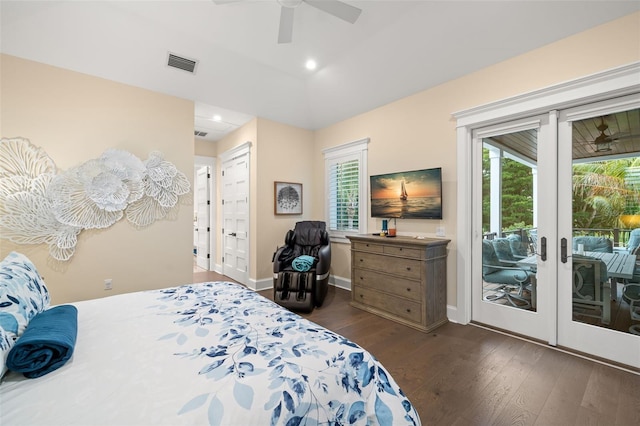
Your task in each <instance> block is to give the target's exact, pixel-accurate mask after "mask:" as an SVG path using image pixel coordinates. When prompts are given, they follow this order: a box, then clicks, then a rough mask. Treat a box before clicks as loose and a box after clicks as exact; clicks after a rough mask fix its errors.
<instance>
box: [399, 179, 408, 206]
mask: <svg viewBox="0 0 640 426" xmlns="http://www.w3.org/2000/svg"><path fill="white" fill-rule="evenodd" d="M407 195H408V194H407V188H406V187H405V186H404V179H403V180H402V182H401V186H400V199H401V200H402V201H407Z"/></svg>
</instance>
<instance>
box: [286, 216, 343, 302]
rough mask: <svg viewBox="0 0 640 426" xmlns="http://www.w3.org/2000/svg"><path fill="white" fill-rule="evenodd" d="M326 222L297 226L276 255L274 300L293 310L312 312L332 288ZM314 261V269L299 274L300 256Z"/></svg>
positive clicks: (301, 223) (287, 236)
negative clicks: (298, 261)
mask: <svg viewBox="0 0 640 426" xmlns="http://www.w3.org/2000/svg"><path fill="white" fill-rule="evenodd" d="M325 228H326V226H325V223H324V222H321V221H302V222H298V223H296V226H295V228H294V229H293V230H289V231H288V232H287V235H286V236H285V238H284V243H285V245H284V246H282V247H279V248H278V249H277V250H276V252H275V253H274V254H273V300H274V301H275V302H276V303H278V304H280V305H282V306H284V307H285V308H288V309H291V310H294V311H303V312H311V311H312V310H313V308H314V307H315V306H321V305H322V302H324V299H325V296H326V295H327V290H328V289H329V268H330V266H331V243H330V241H329V234H328V233H327V231H326V229H325ZM303 255H305V256H312V257H313V258H314V261H313V264H312V265H310V266H311V268H310V269H309V270H307V271H297V270H296V269H295V268H294V266H293V265H292V263H293V261H294V260H295V259H296V258H297V257H299V256H303Z"/></svg>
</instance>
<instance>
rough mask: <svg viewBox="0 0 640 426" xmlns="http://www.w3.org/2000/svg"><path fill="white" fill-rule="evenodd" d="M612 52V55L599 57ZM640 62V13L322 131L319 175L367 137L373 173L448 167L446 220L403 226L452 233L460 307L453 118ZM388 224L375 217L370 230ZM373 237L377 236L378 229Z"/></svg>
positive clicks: (318, 209)
mask: <svg viewBox="0 0 640 426" xmlns="http://www.w3.org/2000/svg"><path fill="white" fill-rule="evenodd" d="M601 52H606V54H599V53H601ZM638 60H640V13H636V14H633V15H629V16H627V17H624V18H622V19H619V20H617V21H613V22H611V23H608V24H606V25H602V26H600V27H597V28H594V29H592V30H590V31H586V32H584V33H581V34H578V35H576V36H573V37H569V38H567V39H564V40H561V41H559V42H556V43H553V44H550V45H548V46H545V47H543V48H540V49H537V50H534V51H532V52H529V53H527V54H524V55H522V56H518V57H516V58H513V59H510V60H508V61H505V62H502V63H500V64H497V65H494V66H491V67H488V68H485V69H483V70H481V71H479V72H476V73H473V74H470V75H467V76H465V77H462V78H459V79H457V80H453V81H451V82H448V83H445V84H442V85H440V86H438V87H435V88H433V89H430V90H426V91H424V92H420V93H417V94H415V95H413V96H410V97H407V98H404V99H401V100H399V101H397V102H394V103H391V104H388V105H386V106H383V107H381V108H378V109H375V110H373V111H370V112H367V113H365V114H362V115H359V116H357V117H353V118H351V119H349V120H345V121H343V122H340V123H338V124H336V125H333V126H330V127H328V128H325V129H322V130H319V131H317V132H316V135H315V137H316V143H315V153H314V161H315V170H316V176H322V174H323V167H324V164H323V161H322V150H323V149H324V148H327V147H331V146H336V145H340V144H343V143H346V142H350V141H353V140H357V139H361V138H364V137H369V138H371V141H370V143H369V163H368V166H369V170H368V171H369V174H370V175H371V174H378V173H385V172H395V171H402V170H413V169H420V168H428V167H442V170H443V190H444V191H443V203H444V218H443V220H441V221H440V220H398V223H397V228H398V233H399V234H407V235H415V234H420V235H428V236H434V235H435V228H436V226H439V225H442V226H444V227H445V229H446V236H447V238H450V239H451V240H452V242H451V244H450V245H449V258H448V277H447V290H448V291H447V303H448V304H449V305H453V306H455V305H456V261H455V255H456V245H455V239H456V235H455V231H456V226H457V220H456V208H457V203H456V196H457V193H456V186H457V178H456V173H457V171H456V131H455V126H456V123H455V120H454V119H453V118H452V116H451V113H453V112H456V111H460V110H463V109H466V108H470V107H474V106H478V105H481V104H485V103H489V102H493V101H497V100H500V99H503V98H506V97H510V96H514V95H518V94H521V93H525V92H529V91H532V90H535V89H540V88H543V87H547V86H550V85H553V84H556V83H560V82H563V81H566V80H571V79H575V78H578V77H583V76H586V75H589V74H593V73H595V72H598V71H602V70H606V69H609V68H613V67H616V66H620V65H624V64H628V63H631V62H635V61H638ZM314 185H315V191H314V199H315V202H314V203H313V206H314V209H315V211H314V214H315V215H318V216H320V215H322V205H323V204H322V198H321V197H322V195H321V194H322V192H321V191H320V189H321V188H322V185H323V183H322V180H321V179H318V180H316V181H315V183H314ZM379 227H380V221H379V220H376V219H369V228H370V230H376V229H378V228H379ZM372 232H373V231H372ZM333 254H334V255H333V257H332V269H333V271H332V272H333V273H334V274H335V275H338V276H342V277H349V269H350V257H349V255H348V247H346V245H345V244H334V245H333Z"/></svg>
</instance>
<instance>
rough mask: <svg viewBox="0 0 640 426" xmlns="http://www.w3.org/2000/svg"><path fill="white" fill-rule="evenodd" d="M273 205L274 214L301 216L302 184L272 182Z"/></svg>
mask: <svg viewBox="0 0 640 426" xmlns="http://www.w3.org/2000/svg"><path fill="white" fill-rule="evenodd" d="M273 203H274V213H275V214H302V184H301V183H291V182H274V185H273Z"/></svg>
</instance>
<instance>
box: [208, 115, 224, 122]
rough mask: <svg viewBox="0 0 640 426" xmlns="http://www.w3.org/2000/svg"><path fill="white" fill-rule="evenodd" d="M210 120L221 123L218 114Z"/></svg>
mask: <svg viewBox="0 0 640 426" xmlns="http://www.w3.org/2000/svg"><path fill="white" fill-rule="evenodd" d="M211 119H212V120H213V121H222V117H220V116H219V115H218V114H216V115H214V116H213V117H212V118H211Z"/></svg>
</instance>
